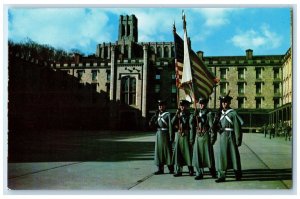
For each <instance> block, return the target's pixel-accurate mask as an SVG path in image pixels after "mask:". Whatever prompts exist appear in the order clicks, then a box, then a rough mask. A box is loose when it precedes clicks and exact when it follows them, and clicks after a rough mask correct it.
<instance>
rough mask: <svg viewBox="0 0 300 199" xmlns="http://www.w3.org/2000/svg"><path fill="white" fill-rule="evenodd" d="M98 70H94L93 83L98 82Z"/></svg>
mask: <svg viewBox="0 0 300 199" xmlns="http://www.w3.org/2000/svg"><path fill="white" fill-rule="evenodd" d="M97 72H98V71H97V70H92V81H97Z"/></svg>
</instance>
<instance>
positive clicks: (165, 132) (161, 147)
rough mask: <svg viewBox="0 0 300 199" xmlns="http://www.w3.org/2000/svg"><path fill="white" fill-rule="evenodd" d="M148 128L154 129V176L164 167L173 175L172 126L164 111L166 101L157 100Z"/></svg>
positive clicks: (167, 113)
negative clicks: (156, 108) (156, 106)
mask: <svg viewBox="0 0 300 199" xmlns="http://www.w3.org/2000/svg"><path fill="white" fill-rule="evenodd" d="M149 126H150V127H152V128H155V129H156V130H157V131H156V137H155V152H154V162H155V165H156V166H157V168H158V169H157V171H156V172H155V173H154V175H160V174H163V173H164V165H167V166H168V169H169V173H171V174H173V173H174V166H173V165H172V142H173V139H172V124H171V116H170V113H169V112H167V111H166V101H163V100H158V110H157V111H156V112H155V114H154V115H153V117H152V118H151V119H150V122H149Z"/></svg>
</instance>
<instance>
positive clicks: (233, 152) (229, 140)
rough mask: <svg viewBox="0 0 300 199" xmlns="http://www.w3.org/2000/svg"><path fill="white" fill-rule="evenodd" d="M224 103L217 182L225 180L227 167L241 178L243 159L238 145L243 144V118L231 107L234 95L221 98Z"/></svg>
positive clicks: (217, 155)
mask: <svg viewBox="0 0 300 199" xmlns="http://www.w3.org/2000/svg"><path fill="white" fill-rule="evenodd" d="M219 99H220V101H221V105H222V110H220V111H221V117H220V120H219V121H220V130H219V134H218V139H217V142H216V148H215V152H216V156H215V157H216V163H217V164H216V166H217V170H218V179H217V180H216V182H217V183H219V182H225V179H226V171H227V169H232V168H233V169H234V172H235V177H236V180H241V177H242V170H241V160H240V153H239V150H238V147H239V146H241V144H242V137H243V136H242V132H241V125H242V124H243V120H242V119H241V118H240V117H239V115H238V114H237V112H236V111H235V110H234V109H232V108H230V103H231V99H232V97H230V96H229V95H226V96H225V97H220V98H219Z"/></svg>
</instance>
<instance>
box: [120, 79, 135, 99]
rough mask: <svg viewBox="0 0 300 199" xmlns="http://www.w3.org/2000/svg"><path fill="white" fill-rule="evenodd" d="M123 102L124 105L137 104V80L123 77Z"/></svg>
mask: <svg viewBox="0 0 300 199" xmlns="http://www.w3.org/2000/svg"><path fill="white" fill-rule="evenodd" d="M121 102H122V103H124V104H129V105H135V104H136V78H135V77H130V76H126V77H122V79H121Z"/></svg>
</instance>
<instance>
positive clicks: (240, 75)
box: [238, 68, 245, 79]
mask: <svg viewBox="0 0 300 199" xmlns="http://www.w3.org/2000/svg"><path fill="white" fill-rule="evenodd" d="M244 78H245V69H244V68H239V69H238V79H244Z"/></svg>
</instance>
